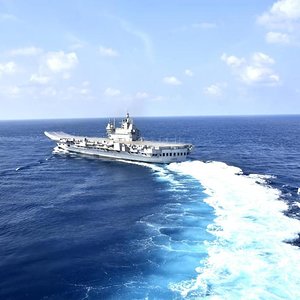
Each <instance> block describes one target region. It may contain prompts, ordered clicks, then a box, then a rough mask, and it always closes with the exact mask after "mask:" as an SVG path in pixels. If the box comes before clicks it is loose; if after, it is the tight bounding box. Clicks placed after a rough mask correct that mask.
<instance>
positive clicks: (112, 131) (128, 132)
mask: <svg viewBox="0 0 300 300" xmlns="http://www.w3.org/2000/svg"><path fill="white" fill-rule="evenodd" d="M106 132H107V136H108V138H109V139H111V140H114V141H120V142H123V141H129V142H131V141H138V140H139V139H140V137H141V136H140V131H139V129H137V128H136V126H135V125H134V124H133V120H132V119H131V118H130V116H129V113H127V115H126V118H125V119H123V120H122V122H121V127H116V126H115V124H114V123H112V122H111V121H109V122H108V124H107V126H106Z"/></svg>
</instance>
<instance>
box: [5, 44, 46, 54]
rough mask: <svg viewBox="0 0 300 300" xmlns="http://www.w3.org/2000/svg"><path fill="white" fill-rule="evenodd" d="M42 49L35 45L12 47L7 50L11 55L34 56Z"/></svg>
mask: <svg viewBox="0 0 300 300" xmlns="http://www.w3.org/2000/svg"><path fill="white" fill-rule="evenodd" d="M42 52H43V50H42V49H40V48H37V47H33V46H32V47H25V48H18V49H13V50H11V51H10V52H9V54H10V55H11V56H35V55H38V54H40V53H42Z"/></svg>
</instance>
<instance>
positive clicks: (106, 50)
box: [99, 46, 119, 57]
mask: <svg viewBox="0 0 300 300" xmlns="http://www.w3.org/2000/svg"><path fill="white" fill-rule="evenodd" d="M99 53H100V54H101V55H102V56H107V57H117V56H119V53H118V51H116V50H114V49H112V48H105V47H103V46H100V47H99Z"/></svg>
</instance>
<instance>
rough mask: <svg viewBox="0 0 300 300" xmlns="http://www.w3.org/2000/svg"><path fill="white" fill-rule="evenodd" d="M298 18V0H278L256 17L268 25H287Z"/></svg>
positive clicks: (299, 7) (299, 10)
mask: <svg viewBox="0 0 300 300" xmlns="http://www.w3.org/2000/svg"><path fill="white" fill-rule="evenodd" d="M299 19H300V1H299V0H279V1H277V2H275V3H274V4H273V5H272V7H271V8H270V9H269V11H267V12H265V13H264V14H262V15H261V16H260V17H259V18H258V22H259V23H260V24H262V25H265V26H268V27H277V26H280V27H281V26H287V27H289V26H290V25H292V24H291V22H294V21H298V20H299Z"/></svg>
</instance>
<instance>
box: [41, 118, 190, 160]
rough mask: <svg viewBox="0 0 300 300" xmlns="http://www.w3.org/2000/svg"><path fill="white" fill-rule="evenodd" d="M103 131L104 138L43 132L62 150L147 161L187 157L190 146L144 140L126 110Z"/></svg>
mask: <svg viewBox="0 0 300 300" xmlns="http://www.w3.org/2000/svg"><path fill="white" fill-rule="evenodd" d="M106 132H107V137H106V138H101V137H100V138H99V137H86V136H75V135H70V134H67V133H64V132H48V131H45V132H44V133H45V135H46V136H47V137H49V138H50V139H51V140H53V141H55V142H56V143H57V148H58V150H61V151H64V152H68V153H78V154H84V155H93V156H99V157H105V158H112V159H122V160H123V159H124V160H130V161H140V162H147V163H171V162H181V161H184V160H186V158H187V156H188V155H189V154H190V152H191V150H192V148H193V146H192V145H191V144H184V143H169V142H158V141H146V140H144V139H143V138H142V137H141V133H140V130H139V129H138V128H137V127H136V126H135V124H134V123H133V120H132V118H130V116H129V113H127V115H126V118H124V119H123V120H122V122H121V127H116V125H115V122H111V121H109V122H108V124H107V126H106Z"/></svg>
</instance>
